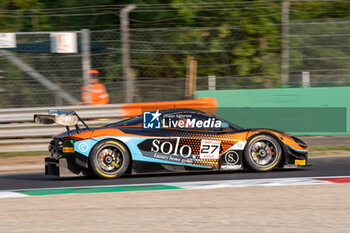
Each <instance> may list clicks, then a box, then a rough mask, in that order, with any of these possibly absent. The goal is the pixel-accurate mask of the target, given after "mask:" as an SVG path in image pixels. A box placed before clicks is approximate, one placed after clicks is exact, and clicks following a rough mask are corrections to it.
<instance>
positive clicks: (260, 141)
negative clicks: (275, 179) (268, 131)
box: [244, 135, 281, 172]
mask: <svg viewBox="0 0 350 233" xmlns="http://www.w3.org/2000/svg"><path fill="white" fill-rule="evenodd" d="M244 158H245V161H246V162H247V164H248V166H249V167H250V168H251V169H253V170H255V171H259V172H264V171H270V170H272V169H274V168H275V167H276V166H277V165H278V164H279V162H280V160H281V146H280V144H279V143H278V142H277V140H276V139H274V138H273V137H271V136H268V135H258V136H255V137H253V138H252V139H251V140H250V141H249V143H248V146H247V147H246V148H245V150H244Z"/></svg>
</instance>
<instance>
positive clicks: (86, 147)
mask: <svg viewBox="0 0 350 233" xmlns="http://www.w3.org/2000/svg"><path fill="white" fill-rule="evenodd" d="M79 150H80V151H81V152H86V151H88V150H89V145H88V144H87V143H86V142H82V143H80V144H79Z"/></svg>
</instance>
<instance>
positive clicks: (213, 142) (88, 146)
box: [34, 109, 309, 178]
mask: <svg viewBox="0 0 350 233" xmlns="http://www.w3.org/2000/svg"><path fill="white" fill-rule="evenodd" d="M34 121H35V122H36V123H43V124H52V123H58V124H60V125H64V126H66V128H67V132H64V133H61V134H59V135H55V136H54V137H53V139H52V141H51V142H50V144H49V152H50V157H47V158H45V174H46V175H56V176H60V177H66V176H72V175H96V176H98V177H101V178H117V177H120V176H122V175H124V174H131V175H132V174H139V173H160V172H191V171H203V170H204V171H209V170H211V171H232V170H243V169H250V170H253V171H257V172H267V171H271V170H273V169H275V168H301V167H306V166H308V151H309V148H308V146H307V145H306V143H304V142H303V141H302V140H300V139H299V138H297V137H294V136H292V135H290V134H288V133H284V132H281V131H278V130H272V129H264V128H258V129H245V128H242V127H239V126H237V125H235V124H233V123H230V122H228V121H225V120H223V119H221V118H219V117H217V116H214V115H211V114H209V113H206V112H202V111H199V110H193V109H168V110H157V111H153V112H151V111H148V112H147V111H146V112H143V114H142V115H139V116H135V117H132V118H129V119H124V120H121V121H117V122H115V123H111V124H107V125H105V126H103V127H99V128H89V127H88V126H87V125H86V123H85V122H84V121H83V120H82V119H81V118H80V117H79V116H78V115H77V113H75V112H74V111H55V110H51V111H49V114H48V115H34ZM79 124H80V126H79ZM70 126H74V129H71V128H70ZM82 126H83V127H82Z"/></svg>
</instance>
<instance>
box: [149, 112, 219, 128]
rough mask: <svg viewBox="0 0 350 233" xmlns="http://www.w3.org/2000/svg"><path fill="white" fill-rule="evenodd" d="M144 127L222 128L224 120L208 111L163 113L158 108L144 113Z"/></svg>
mask: <svg viewBox="0 0 350 233" xmlns="http://www.w3.org/2000/svg"><path fill="white" fill-rule="evenodd" d="M143 127H144V128H145V129H159V128H183V129H186V128H190V129H192V128H194V129H201V128H204V129H221V127H222V122H221V121H220V120H218V119H216V118H215V117H213V116H211V115H210V114H207V113H198V112H195V113H191V112H176V113H167V114H162V113H160V112H159V110H157V111H156V112H144V113H143Z"/></svg>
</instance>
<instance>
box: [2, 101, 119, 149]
mask: <svg viewBox="0 0 350 233" xmlns="http://www.w3.org/2000/svg"><path fill="white" fill-rule="evenodd" d="M50 109H60V110H63V109H64V110H74V111H76V112H77V113H78V114H79V116H80V117H81V118H82V119H84V120H85V121H86V123H87V124H88V125H89V126H92V127H98V126H102V125H105V124H108V123H111V122H115V121H116V120H119V119H121V118H122V117H123V109H122V104H109V105H98V106H97V105H96V106H80V105H79V106H65V107H40V108H19V109H0V152H17V151H19V152H22V151H45V150H47V145H48V143H49V142H50V140H51V136H52V135H54V134H58V133H61V132H64V131H65V128H64V127H62V126H60V125H40V124H35V123H34V122H33V116H34V114H46V113H47V111H48V110H50ZM94 119H95V120H94ZM98 119H103V120H98Z"/></svg>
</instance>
